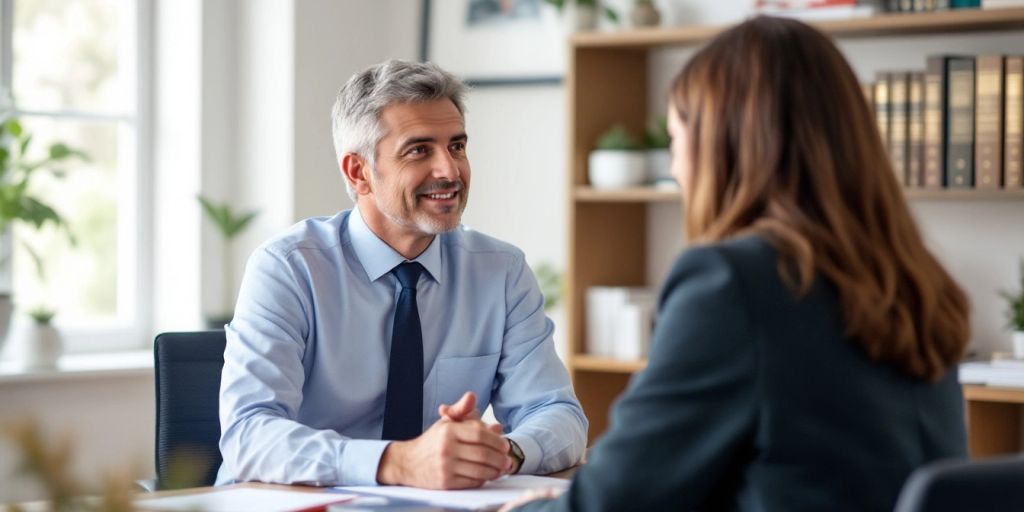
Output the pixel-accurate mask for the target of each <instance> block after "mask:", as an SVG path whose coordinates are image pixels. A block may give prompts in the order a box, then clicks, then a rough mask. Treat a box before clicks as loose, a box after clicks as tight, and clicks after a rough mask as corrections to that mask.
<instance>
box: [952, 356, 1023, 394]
mask: <svg viewBox="0 0 1024 512" xmlns="http://www.w3.org/2000/svg"><path fill="white" fill-rule="evenodd" d="M957 373H958V376H959V379H960V383H961V384H982V385H985V386H998V387H1012V388H1020V387H1024V368H1020V367H1017V366H1011V365H1006V364H996V362H989V361H970V362H965V363H960V366H959V368H958V372H957Z"/></svg>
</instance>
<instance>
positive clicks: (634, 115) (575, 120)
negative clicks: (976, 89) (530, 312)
mask: <svg viewBox="0 0 1024 512" xmlns="http://www.w3.org/2000/svg"><path fill="white" fill-rule="evenodd" d="M814 25H815V26H816V27H818V28H819V29H821V30H823V31H824V32H826V33H828V34H831V35H832V36H833V37H836V38H843V39H868V38H872V37H879V36H883V37H884V36H891V37H902V36H916V35H927V34H931V35H940V34H967V33H981V32H1007V31H1013V35H1014V37H1016V35H1018V34H1021V35H1024V8H1014V9H999V10H987V11H986V10H980V9H970V10H958V11H944V12H933V13H913V14H884V15H878V16H875V17H871V18H864V19H851V20H841V21H827V22H818V23H814ZM725 28H726V27H724V26H694V27H676V28H650V29H636V30H628V31H621V32H614V33H581V34H577V35H574V36H573V37H572V38H570V41H569V59H568V68H567V74H566V80H565V89H566V97H567V100H566V103H567V112H566V115H567V130H568V137H567V142H568V144H567V145H568V147H567V148H566V149H567V155H568V168H567V169H566V173H567V176H566V179H567V193H566V201H567V202H568V239H569V246H568V251H567V266H566V273H565V286H566V332H567V340H568V344H569V347H568V348H569V356H568V358H567V365H568V367H569V371H570V373H571V375H572V378H573V385H574V386H575V390H576V394H577V397H578V398H579V400H580V403H581V404H582V405H583V409H584V412H585V413H586V415H587V417H588V418H589V419H590V434H589V435H590V440H591V441H593V440H594V439H596V438H597V437H599V436H600V435H601V434H602V433H603V432H604V430H605V428H606V427H607V417H608V410H609V408H610V407H611V405H612V403H614V400H615V399H616V398H617V397H618V396H619V395H620V394H621V393H622V391H623V390H625V388H626V386H627V385H628V384H629V379H630V377H631V376H632V374H633V373H635V372H637V371H639V370H641V369H643V368H644V367H645V366H646V361H620V360H615V359H609V358H601V357H594V356H591V355H589V354H588V353H587V337H588V336H587V332H586V331H587V325H586V324H587V322H586V308H585V302H586V300H585V297H586V293H587V289H588V288H590V287H594V286H623V287H640V286H646V285H648V284H654V283H649V282H648V278H649V277H648V270H649V269H648V268H647V267H648V265H649V264H651V262H652V261H656V259H657V258H648V253H649V252H650V251H652V250H657V249H656V247H657V245H658V244H656V243H651V244H649V243H648V242H649V241H650V240H649V238H650V237H651V236H653V235H652V234H649V233H653V232H654V231H653V230H649V229H648V228H649V227H650V226H649V222H658V219H660V218H661V217H659V213H658V212H654V213H651V210H653V209H652V208H650V206H652V205H669V206H670V205H673V204H675V205H679V204H680V203H681V195H680V192H679V191H678V190H673V189H663V188H655V187H643V186H640V187H632V188H627V189H618V190H601V189H594V188H592V187H590V186H589V182H588V180H587V159H588V154H589V153H590V151H591V150H592V149H593V145H594V141H595V140H596V139H597V137H598V136H599V135H600V134H601V133H602V132H603V131H604V130H606V129H607V128H608V127H609V126H612V125H614V124H622V125H623V126H625V128H626V129H627V131H629V132H631V133H642V132H643V131H644V129H645V127H646V126H647V122H648V115H649V107H650V102H649V99H650V98H649V97H648V96H649V95H650V94H651V91H652V90H654V89H656V88H655V87H652V85H655V84H653V83H652V81H654V80H660V79H663V77H659V76H658V74H657V73H651V69H650V66H651V65H652V63H655V62H657V59H652V58H651V57H652V56H651V51H652V50H658V49H665V48H675V49H684V48H686V47H688V46H695V45H698V44H701V43H704V42H705V41H707V40H709V39H710V38H712V37H714V36H715V35H717V34H718V33H719V32H721V31H722V30H724V29H725ZM1017 47H1019V46H1017V45H1013V46H1011V48H1017ZM659 101H663V100H659ZM904 190H905V196H906V197H907V199H908V200H910V201H913V202H915V203H918V202H929V201H936V202H942V201H950V202H985V201H989V202H1013V201H1020V202H1022V203H1024V189H1013V190H1010V189H1000V190H985V189H938V190H932V189H909V188H908V189H904ZM659 256H660V255H659ZM966 393H967V399H968V400H969V401H970V402H972V403H975V402H976V403H977V405H973V406H972V407H973V410H975V412H974V413H972V414H976V415H978V416H977V418H978V420H977V421H975V422H974V423H975V425H974V426H972V438H973V437H975V435H974V434H977V436H980V437H983V436H984V433H985V432H984V429H985V428H989V427H990V426H991V425H994V424H996V423H998V422H996V421H993V420H991V418H993V417H994V416H986V415H985V411H984V410H986V408H997V407H1003V406H1002V405H998V406H997V405H991V406H990V404H989V402H997V401H1000V400H999V399H1000V397H1002V398H1006V400H1007V401H1012V400H1011V398H1013V397H1024V391H1022V392H1018V393H1016V394H1014V393H1010V394H1007V395H1005V396H1003V395H1000V393H1005V391H1000V390H994V389H982V390H968V391H966ZM992 393H995V395H990V394H992ZM1020 399H1021V400H1022V401H1024V398H1020ZM1011 405H1013V404H1011ZM1005 410H1006V411H1010V408H1008V407H1007V408H1005ZM1021 410H1024V403H1022V404H1020V406H1019V407H1017V406H1016V405H1014V408H1012V414H1016V415H1018V417H1020V416H1019V415H1020V411H1021ZM977 411H982V412H977ZM993 414H1000V415H1001V416H999V418H1003V417H1004V416H1002V415H1005V416H1006V417H1009V416H1010V415H1011V412H1004V410H1003V409H999V410H998V411H997V412H994V413H993ZM980 424H986V425H987V427H979V425H980ZM1020 425H1021V428H1024V417H1021V421H1020ZM1015 432H1016V434H1015V435H1018V436H1019V430H1017V431H1015ZM1015 439H1016V438H1015ZM1018 441H1019V440H1018ZM973 443H974V442H973V441H972V453H975V452H976V453H990V454H994V453H998V451H999V450H1004V449H1006V448H1007V447H1010V446H1011V445H1010V444H1009V442H1007V443H1004V444H991V443H990V444H988V445H984V446H979V447H975V446H974V444H973ZM1013 446H1016V445H1013Z"/></svg>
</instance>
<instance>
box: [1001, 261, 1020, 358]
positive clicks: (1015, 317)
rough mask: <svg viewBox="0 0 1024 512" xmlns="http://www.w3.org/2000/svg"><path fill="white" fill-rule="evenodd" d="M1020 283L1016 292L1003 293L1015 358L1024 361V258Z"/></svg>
mask: <svg viewBox="0 0 1024 512" xmlns="http://www.w3.org/2000/svg"><path fill="white" fill-rule="evenodd" d="M1019 278H1020V282H1019V283H1018V286H1019V288H1018V289H1017V291H1016V292H1009V291H1005V290H1004V291H1002V292H1000V293H999V294H1000V295H1002V296H1003V298H1004V299H1006V320H1007V322H1006V323H1007V327H1009V328H1010V330H1011V331H1013V357H1015V358H1017V359H1024V258H1021V259H1020V276H1019Z"/></svg>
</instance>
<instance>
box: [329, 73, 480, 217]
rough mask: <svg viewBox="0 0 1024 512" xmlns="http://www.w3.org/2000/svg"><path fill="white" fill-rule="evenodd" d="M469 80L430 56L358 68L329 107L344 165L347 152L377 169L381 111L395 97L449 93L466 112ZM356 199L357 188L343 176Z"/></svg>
mask: <svg viewBox="0 0 1024 512" xmlns="http://www.w3.org/2000/svg"><path fill="white" fill-rule="evenodd" d="M465 95H466V85H465V84H464V83H462V80H459V79H458V78H456V77H455V76H454V75H452V74H451V73H448V72H447V71H445V70H443V69H441V68H440V67H439V66H438V65H437V64H434V63H432V62H409V61H405V60H397V59H392V60H389V61H387V62H383V63H381V64H376V65H374V66H370V67H368V68H366V69H365V70H363V71H361V72H359V73H356V74H355V75H354V76H353V77H352V78H350V79H349V80H348V82H347V83H346V84H345V85H344V86H342V87H341V90H339V91H338V97H337V98H336V99H335V100H334V108H333V109H331V118H332V119H331V121H332V123H331V124H332V130H333V133H334V151H335V154H336V155H337V161H338V163H339V165H340V163H341V158H342V156H344V155H345V153H348V152H353V153H357V154H358V155H359V156H361V157H363V159H364V160H366V161H367V163H368V164H369V166H370V168H371V169H373V167H374V165H376V161H377V143H379V142H380V140H381V139H383V138H384V136H385V135H387V134H386V133H384V127H383V126H382V124H381V120H380V115H381V112H382V111H383V110H384V109H385V108H386V107H388V106H389V105H393V104H396V103H416V102H423V101H434V100H439V99H444V98H447V99H449V100H451V101H452V103H454V104H455V108H456V109H458V110H459V114H460V115H465V105H464V103H463V98H464V97H465ZM345 188H346V190H347V191H348V195H349V197H351V198H352V201H355V200H356V193H355V190H353V189H352V186H351V185H350V184H349V182H348V180H347V179H346V180H345Z"/></svg>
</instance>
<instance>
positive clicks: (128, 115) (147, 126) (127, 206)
mask: <svg viewBox="0 0 1024 512" xmlns="http://www.w3.org/2000/svg"><path fill="white" fill-rule="evenodd" d="M119 1H120V2H122V3H123V4H124V5H125V6H126V7H128V8H129V9H131V10H132V11H133V12H132V13H130V15H129V17H127V18H126V19H127V20H130V21H131V23H132V24H133V26H132V27H126V28H124V29H122V30H127V31H130V33H129V38H131V39H134V42H135V46H134V49H131V48H129V49H128V50H127V52H125V53H122V54H121V55H119V57H120V58H124V57H126V56H127V58H128V59H130V60H133V61H134V62H132V64H133V67H134V84H133V89H134V92H135V94H134V102H133V105H131V109H130V110H129V111H127V112H122V113H105V112H93V111H83V110H76V109H67V108H64V109H54V110H33V109H21V108H19V106H18V105H17V103H15V104H14V105H13V109H12V112H13V114H14V115H16V116H19V117H33V118H48V119H52V120H54V121H61V120H69V121H93V122H96V121H99V122H109V123H115V125H116V126H117V130H118V131H119V132H120V133H124V131H125V130H127V131H128V132H129V133H130V134H131V135H133V136H131V137H129V138H127V139H121V140H129V141H130V142H131V143H132V145H133V147H132V148H129V149H128V150H127V151H133V152H134V155H133V156H134V158H133V160H134V162H133V164H134V168H135V172H134V173H121V172H120V169H119V173H118V180H117V186H118V189H119V190H118V202H117V207H118V215H117V219H118V220H117V222H118V226H117V236H118V256H117V257H118V274H117V275H118V284H117V304H118V306H117V315H116V316H115V319H114V321H113V322H110V323H107V322H104V323H102V324H97V325H95V326H89V325H81V324H79V325H74V324H72V325H61V317H60V315H59V314H58V315H57V317H56V318H55V324H56V325H57V327H58V329H59V330H60V331H61V334H62V337H63V339H64V343H65V352H67V353H83V352H102V351H117V350H130V349H139V348H144V347H148V346H149V337H150V335H151V334H152V332H151V331H152V325H153V316H154V315H153V307H154V301H153V294H152V286H153V277H152V274H153V245H154V240H153V234H152V226H153V199H154V197H153V195H154V194H153V186H152V183H153V175H152V173H153V171H152V168H153V151H152V111H153V101H152V82H153V71H154V70H153V68H152V62H153V54H154V52H153V50H154V49H153V44H154V41H153V3H152V1H153V0H119ZM14 3H15V0H0V88H2V89H0V90H7V91H11V90H13V79H14V48H13V41H14V9H15V6H14ZM128 52H130V53H128ZM120 151H122V152H123V151H126V150H125V149H120ZM133 242H134V243H133ZM14 296H15V297H17V290H14ZM12 320H15V319H12ZM19 321H25V320H24V319H19Z"/></svg>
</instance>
